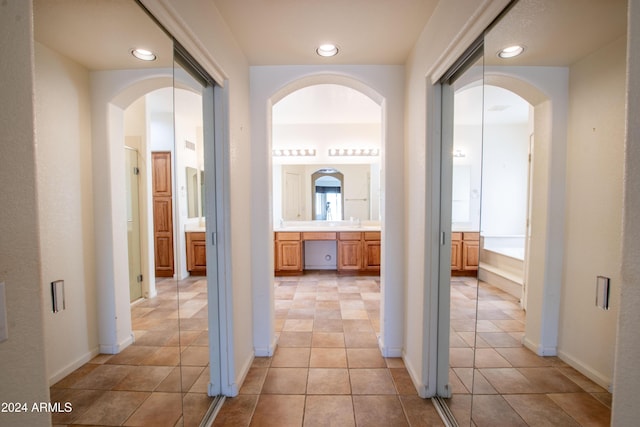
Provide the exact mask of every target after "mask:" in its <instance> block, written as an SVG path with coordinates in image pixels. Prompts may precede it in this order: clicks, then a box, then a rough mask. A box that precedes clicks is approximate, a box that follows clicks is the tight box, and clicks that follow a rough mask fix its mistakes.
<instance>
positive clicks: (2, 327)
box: [0, 282, 9, 342]
mask: <svg viewBox="0 0 640 427" xmlns="http://www.w3.org/2000/svg"><path fill="white" fill-rule="evenodd" d="M8 339H9V325H8V323H7V297H6V296H5V292H4V282H0V342H4V341H6V340H8Z"/></svg>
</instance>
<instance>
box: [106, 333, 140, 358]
mask: <svg viewBox="0 0 640 427" xmlns="http://www.w3.org/2000/svg"><path fill="white" fill-rule="evenodd" d="M135 340H136V339H135V336H134V335H133V334H130V335H129V336H128V337H126V338H125V339H124V340H122V341H120V342H119V343H118V344H110V345H106V344H101V345H100V353H101V354H118V353H120V352H121V351H122V350H124V349H125V348H127V347H129V346H130V345H131V344H133V343H134V341H135Z"/></svg>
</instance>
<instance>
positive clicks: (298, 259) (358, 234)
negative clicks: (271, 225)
mask: <svg viewBox="0 0 640 427" xmlns="http://www.w3.org/2000/svg"><path fill="white" fill-rule="evenodd" d="M305 240H334V241H336V246H337V248H336V249H337V261H336V267H337V269H338V272H339V273H350V274H353V273H356V274H357V273H377V274H380V259H381V245H380V232H379V231H364V232H362V231H342V232H334V231H330V232H317V231H305V232H302V233H300V232H288V231H287V232H276V233H275V242H274V244H275V247H274V250H275V256H274V257H275V274H276V275H277V276H284V275H297V274H302V272H303V270H304V242H305Z"/></svg>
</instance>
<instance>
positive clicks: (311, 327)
mask: <svg viewBox="0 0 640 427" xmlns="http://www.w3.org/2000/svg"><path fill="white" fill-rule="evenodd" d="M275 309H276V333H277V334H278V335H279V340H278V348H277V350H276V352H275V354H274V356H273V357H270V358H256V359H255V361H254V363H253V366H252V367H251V369H250V370H249V374H248V375H247V378H246V380H245V382H244V384H243V386H242V388H241V389H240V395H239V396H237V397H235V398H232V399H227V400H226V401H225V403H224V405H223V407H222V409H221V410H220V413H219V414H218V416H217V417H216V420H215V422H214V426H230V427H231V426H232V427H239V426H303V425H304V426H321V425H322V426H329V425H331V426H340V427H343V426H344V427H346V426H355V425H358V426H367V427H368V426H385V427H388V426H394V427H396V426H409V425H411V426H441V425H443V424H442V422H441V420H440V418H439V416H438V414H437V413H436V411H435V409H434V407H433V405H432V404H431V402H430V401H429V400H423V399H420V398H419V397H418V395H417V393H416V390H415V388H414V386H413V383H412V382H411V379H410V378H409V374H408V373H407V370H406V369H405V367H404V363H403V362H402V359H399V358H398V359H396V358H386V359H385V358H383V357H382V356H381V355H380V350H379V349H378V344H377V335H376V334H377V333H378V332H379V331H380V281H379V278H378V277H361V276H360V277H342V276H336V275H335V274H333V273H326V274H324V273H323V274H320V273H317V274H308V275H305V276H302V277H288V278H276V282H275Z"/></svg>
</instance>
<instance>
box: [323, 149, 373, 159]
mask: <svg viewBox="0 0 640 427" xmlns="http://www.w3.org/2000/svg"><path fill="white" fill-rule="evenodd" d="M378 155H380V150H379V149H377V148H330V149H329V156H331V157H344V156H370V157H374V156H378Z"/></svg>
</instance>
